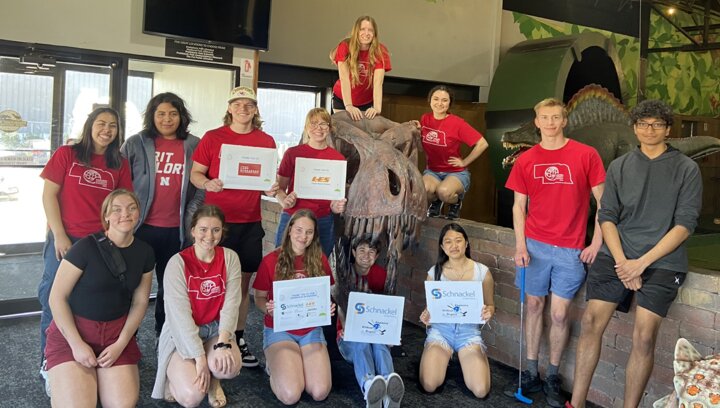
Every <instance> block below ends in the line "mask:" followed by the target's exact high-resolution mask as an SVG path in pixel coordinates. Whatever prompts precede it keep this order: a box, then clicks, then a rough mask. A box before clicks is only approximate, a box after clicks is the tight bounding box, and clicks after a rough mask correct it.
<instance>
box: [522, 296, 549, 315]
mask: <svg viewBox="0 0 720 408" xmlns="http://www.w3.org/2000/svg"><path fill="white" fill-rule="evenodd" d="M525 306H526V309H527V313H528V315H532V316H538V315H542V312H543V309H545V298H544V297H541V296H528V297H527V302H526V305H525Z"/></svg>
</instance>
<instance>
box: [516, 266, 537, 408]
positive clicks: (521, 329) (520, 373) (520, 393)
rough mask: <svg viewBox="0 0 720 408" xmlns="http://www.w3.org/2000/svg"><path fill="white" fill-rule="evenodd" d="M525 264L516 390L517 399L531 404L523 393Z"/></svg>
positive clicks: (521, 295) (521, 280)
mask: <svg viewBox="0 0 720 408" xmlns="http://www.w3.org/2000/svg"><path fill="white" fill-rule="evenodd" d="M524 316H525V265H524V264H523V266H522V267H521V268H520V360H519V363H518V389H517V391H515V399H516V400H518V401H520V402H522V403H523V404H528V405H531V404H532V403H533V400H531V399H530V398H528V397H526V396H524V395H523V393H522V360H523V358H522V356H523V339H525V318H524Z"/></svg>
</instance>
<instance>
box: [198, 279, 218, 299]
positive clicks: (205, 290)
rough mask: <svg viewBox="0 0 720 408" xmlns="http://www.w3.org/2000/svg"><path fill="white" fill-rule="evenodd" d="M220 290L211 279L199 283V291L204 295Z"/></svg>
mask: <svg viewBox="0 0 720 408" xmlns="http://www.w3.org/2000/svg"><path fill="white" fill-rule="evenodd" d="M218 291H220V288H218V286H217V285H216V284H215V282H213V281H212V280H210V279H208V280H204V281H202V283H201V284H200V293H202V294H203V295H205V296H212V295H215V294H217V293H218Z"/></svg>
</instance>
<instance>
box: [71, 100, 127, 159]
mask: <svg viewBox="0 0 720 408" xmlns="http://www.w3.org/2000/svg"><path fill="white" fill-rule="evenodd" d="M103 113H109V114H111V115H113V116H115V122H117V136H115V139H113V141H112V142H111V143H110V144H109V145H108V147H107V149H105V165H107V166H108V168H110V169H119V168H120V166H122V156H121V155H120V141H121V139H122V127H121V126H120V115H119V114H118V113H117V111H116V110H115V109H113V108H111V107H109V106H101V107H99V108H96V109H95V110H93V111H92V112H90V114H89V115H88V117H87V120H86V121H85V125H84V126H83V131H82V136H81V138H80V141H79V142H77V143H76V144H74V145H73V146H72V149H73V151H74V152H75V157H77V159H78V161H79V162H80V163H82V164H84V165H85V166H87V167H91V166H92V165H91V164H90V162H91V161H92V157H93V154H94V153H95V145H94V143H93V138H92V128H93V124H94V123H95V120H97V118H98V116H100V115H102V114H103Z"/></svg>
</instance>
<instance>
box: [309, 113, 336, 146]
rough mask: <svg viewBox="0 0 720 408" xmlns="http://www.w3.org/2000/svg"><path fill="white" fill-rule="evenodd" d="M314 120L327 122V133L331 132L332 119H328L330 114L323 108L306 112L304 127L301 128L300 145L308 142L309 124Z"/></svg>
mask: <svg viewBox="0 0 720 408" xmlns="http://www.w3.org/2000/svg"><path fill="white" fill-rule="evenodd" d="M315 118H318V119H320V120H324V121H325V122H327V124H328V125H330V128H329V129H328V131H330V132H332V118H331V117H330V113H328V111H327V110H326V109H325V108H312V109H310V110H309V111H308V113H307V115H305V127H304V128H303V134H302V144H306V143H307V142H308V141H309V140H310V135H309V134H308V129H310V122H312V120H313V119H315Z"/></svg>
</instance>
